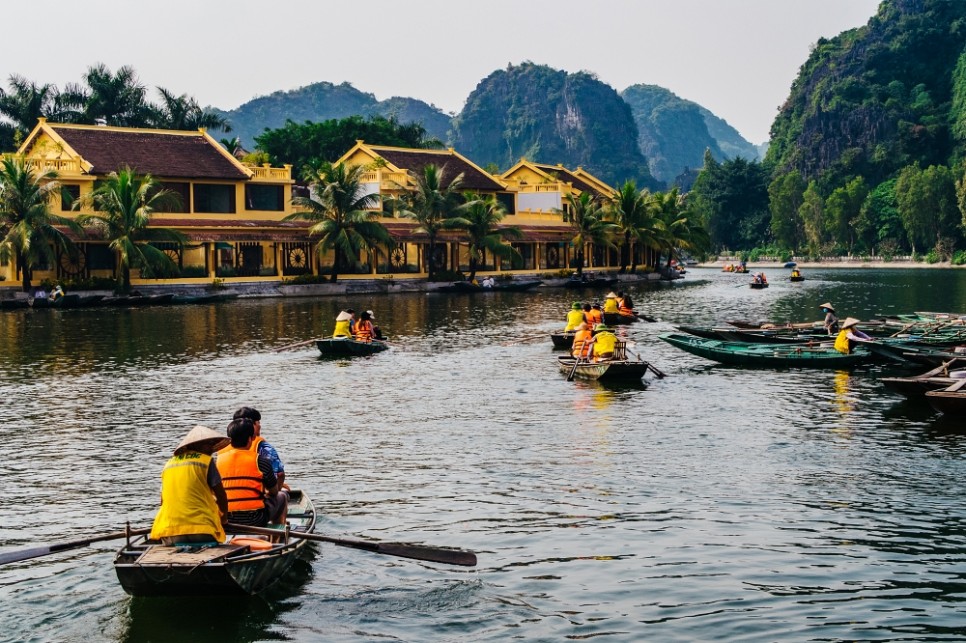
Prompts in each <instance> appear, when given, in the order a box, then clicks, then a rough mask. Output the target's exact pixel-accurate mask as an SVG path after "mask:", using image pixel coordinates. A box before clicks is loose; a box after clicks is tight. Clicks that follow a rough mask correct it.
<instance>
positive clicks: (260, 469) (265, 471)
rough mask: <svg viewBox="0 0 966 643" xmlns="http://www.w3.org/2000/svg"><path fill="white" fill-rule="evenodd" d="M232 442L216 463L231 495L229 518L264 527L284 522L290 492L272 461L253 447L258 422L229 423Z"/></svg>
mask: <svg viewBox="0 0 966 643" xmlns="http://www.w3.org/2000/svg"><path fill="white" fill-rule="evenodd" d="M228 435H229V437H230V438H231V446H229V447H226V448H224V449H222V450H221V451H219V452H218V458H217V460H216V463H217V465H218V473H219V474H221V482H222V485H223V486H224V487H225V493H226V495H227V496H228V521H229V522H235V523H238V524H241V525H252V526H255V527H264V526H266V525H268V524H269V523H273V524H284V522H285V518H286V513H287V510H288V493H287V492H285V491H283V490H280V489H279V487H280V485H279V484H278V478H277V477H276V476H275V473H274V472H273V471H272V462H271V460H269V459H268V458H267V457H265V456H263V455H259V453H258V451H256V450H255V449H252V448H251V446H252V442H253V441H254V438H255V425H254V423H253V422H252V421H251V420H249V419H248V418H238V419H237V420H232V421H231V424H229V425H228Z"/></svg>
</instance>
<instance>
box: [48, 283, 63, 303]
mask: <svg viewBox="0 0 966 643" xmlns="http://www.w3.org/2000/svg"><path fill="white" fill-rule="evenodd" d="M63 296H64V289H63V288H61V286H60V284H57V285H56V286H54V289H53V290H51V291H50V301H57V300H58V299H60V298H61V297H63Z"/></svg>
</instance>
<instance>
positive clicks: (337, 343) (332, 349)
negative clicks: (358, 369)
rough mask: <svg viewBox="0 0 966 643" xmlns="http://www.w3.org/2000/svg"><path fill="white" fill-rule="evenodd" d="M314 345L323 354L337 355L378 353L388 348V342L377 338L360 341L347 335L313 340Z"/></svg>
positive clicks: (349, 355)
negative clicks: (369, 340)
mask: <svg viewBox="0 0 966 643" xmlns="http://www.w3.org/2000/svg"><path fill="white" fill-rule="evenodd" d="M315 345H316V346H318V348H319V352H320V353H322V354H323V355H326V356H330V355H331V356H337V357H352V356H355V355H372V354H373V353H380V352H382V351H384V350H386V349H387V348H389V344H387V343H385V342H380V341H379V340H378V339H374V340H372V341H371V342H360V341H357V340H354V339H350V338H349V337H330V338H328V339H317V340H315Z"/></svg>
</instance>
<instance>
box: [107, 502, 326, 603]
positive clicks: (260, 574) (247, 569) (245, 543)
mask: <svg viewBox="0 0 966 643" xmlns="http://www.w3.org/2000/svg"><path fill="white" fill-rule="evenodd" d="M315 518H316V515H315V506H314V505H313V504H312V501H311V500H310V499H309V497H308V494H305V493H302V492H301V491H298V490H292V491H291V500H290V502H289V507H288V518H287V523H288V526H289V528H290V529H291V530H292V531H295V532H301V533H311V532H312V531H313V530H314V529H315ZM276 541H277V542H276ZM308 542H309V541H308V540H305V539H302V538H292V537H288V536H287V535H286V534H285V532H284V531H282V530H281V529H280V530H279V531H278V537H277V538H272V539H271V540H269V538H268V537H265V536H262V535H256V534H254V533H247V534H246V533H241V532H240V533H234V534H230V535H229V537H228V541H227V542H225V543H223V544H220V545H217V546H208V547H190V546H184V545H182V546H175V547H169V546H166V545H163V544H161V543H160V542H159V541H156V540H149V539H148V536H139V537H137V538H136V539H133V540H129V541H128V542H127V543H125V545H124V546H123V547H122V548H121V550H120V551H118V552H117V554H116V555H115V556H114V571H115V572H116V573H117V579H118V581H120V583H121V587H123V588H124V591H125V592H127V593H128V594H131V595H132V596H210V595H215V594H257V593H259V592H262V591H263V590H265V589H267V588H268V587H270V586H271V585H273V584H274V583H275V582H276V581H278V580H279V579H280V578H281V577H282V576H284V575H285V573H286V572H287V571H288V570H289V569H290V568H291V567H292V564H293V563H294V562H295V560H296V559H297V558H298V556H299V554H300V553H301V552H302V550H303V549H304V548H305V547H306V546H307V544H308Z"/></svg>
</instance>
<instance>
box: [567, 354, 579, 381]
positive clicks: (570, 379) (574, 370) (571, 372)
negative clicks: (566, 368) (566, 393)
mask: <svg viewBox="0 0 966 643" xmlns="http://www.w3.org/2000/svg"><path fill="white" fill-rule="evenodd" d="M578 366H580V356H579V355H578V356H577V359H576V360H575V361H574V367H573V368H572V369H570V375H568V376H567V381H568V382H573V381H574V375H576V374H577V367H578Z"/></svg>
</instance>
